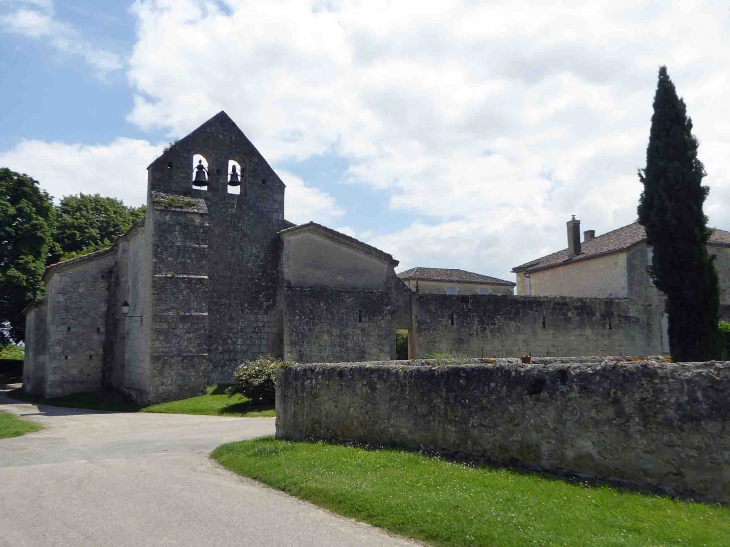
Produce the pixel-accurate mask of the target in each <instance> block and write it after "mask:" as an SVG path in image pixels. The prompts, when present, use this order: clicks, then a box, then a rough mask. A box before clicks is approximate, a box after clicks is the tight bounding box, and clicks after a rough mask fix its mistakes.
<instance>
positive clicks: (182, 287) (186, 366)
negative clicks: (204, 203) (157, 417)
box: [147, 202, 210, 403]
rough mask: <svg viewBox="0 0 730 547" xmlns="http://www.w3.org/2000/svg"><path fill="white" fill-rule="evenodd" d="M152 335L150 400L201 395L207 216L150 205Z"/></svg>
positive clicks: (204, 372)
mask: <svg viewBox="0 0 730 547" xmlns="http://www.w3.org/2000/svg"><path fill="white" fill-rule="evenodd" d="M150 208H151V211H152V219H153V229H154V235H153V237H152V256H153V266H152V274H153V275H152V279H151V285H152V300H153V311H152V318H151V320H152V334H151V343H150V346H151V347H150V357H149V370H148V372H147V377H148V382H147V389H148V401H147V402H149V403H157V402H163V401H170V400H175V399H183V398H186V397H193V396H196V395H200V394H202V393H203V392H204V391H205V386H206V385H207V379H208V366H209V363H208V352H207V342H208V300H209V292H210V291H209V285H210V284H209V276H208V261H207V260H201V257H202V258H205V250H206V249H207V244H208V232H209V223H208V218H207V215H206V214H204V213H198V212H188V211H187V210H184V208H182V210H179V209H181V208H176V207H167V206H165V205H161V204H160V203H155V202H153V203H152V204H151V207H150Z"/></svg>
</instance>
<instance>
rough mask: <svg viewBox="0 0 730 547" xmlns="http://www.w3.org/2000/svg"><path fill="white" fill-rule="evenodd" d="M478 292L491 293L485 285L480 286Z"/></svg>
mask: <svg viewBox="0 0 730 547" xmlns="http://www.w3.org/2000/svg"><path fill="white" fill-rule="evenodd" d="M479 294H492V289H487V288H486V287H481V288H480V289H479Z"/></svg>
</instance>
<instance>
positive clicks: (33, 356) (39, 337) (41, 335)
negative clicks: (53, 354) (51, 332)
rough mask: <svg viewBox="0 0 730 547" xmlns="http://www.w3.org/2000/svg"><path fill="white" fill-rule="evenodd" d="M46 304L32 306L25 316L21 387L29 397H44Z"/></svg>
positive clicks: (46, 342) (46, 350) (46, 331)
mask: <svg viewBox="0 0 730 547" xmlns="http://www.w3.org/2000/svg"><path fill="white" fill-rule="evenodd" d="M47 319H48V303H47V301H46V300H43V301H42V302H37V303H35V304H33V305H32V306H31V307H30V308H29V309H28V310H27V311H26V315H25V357H24V359H23V387H24V389H25V391H26V393H28V394H31V395H38V396H43V395H45V389H46V385H45V381H46V366H47V364H48V322H47Z"/></svg>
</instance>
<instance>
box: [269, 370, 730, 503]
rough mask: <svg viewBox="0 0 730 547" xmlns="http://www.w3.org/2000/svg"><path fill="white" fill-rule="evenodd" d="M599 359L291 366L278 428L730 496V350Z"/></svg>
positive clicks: (280, 383)
mask: <svg viewBox="0 0 730 547" xmlns="http://www.w3.org/2000/svg"><path fill="white" fill-rule="evenodd" d="M588 359H589V360H588V361H587V362H585V363H575V362H574V363H566V362H564V361H565V359H552V360H550V359H547V358H546V359H545V360H546V361H550V362H548V363H543V364H541V363H537V364H535V363H534V361H533V364H532V365H522V364H521V363H519V360H516V359H463V360H453V361H448V364H447V361H445V360H444V361H424V360H418V361H398V362H395V363H397V364H393V363H394V362H393V361H391V362H389V363H390V364H387V363H388V362H378V363H334V364H302V365H293V366H290V367H287V368H282V369H280V370H279V371H278V372H277V379H276V381H277V392H276V436H277V438H286V439H293V440H303V439H307V438H317V439H335V440H340V441H355V442H361V443H368V444H378V445H397V446H403V447H406V448H410V449H414V450H427V451H436V452H440V453H442V454H444V455H447V456H452V457H457V458H461V459H473V460H476V461H480V462H495V463H502V464H509V465H519V466H522V467H527V468H531V469H541V470H546V471H549V472H554V473H561V474H563V473H569V474H577V475H579V476H581V477H586V478H601V479H608V480H613V481H620V482H624V483H627V484H631V485H635V486H639V487H646V488H650V489H659V490H661V491H663V492H665V493H668V494H672V495H681V496H686V497H694V498H695V499H701V500H706V501H720V502H724V503H730V362H710V363H679V364H672V363H666V362H664V361H660V360H654V361H651V360H646V361H638V362H626V361H618V360H617V359H612V358H601V359H595V358H588ZM575 360H576V361H580V358H575ZM561 361H562V362H561ZM454 362H456V363H458V364H451V363H454ZM434 365H435V366H434Z"/></svg>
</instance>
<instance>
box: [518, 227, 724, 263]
mask: <svg viewBox="0 0 730 547" xmlns="http://www.w3.org/2000/svg"><path fill="white" fill-rule="evenodd" d="M645 240H646V231H645V230H644V227H643V226H642V225H641V224H639V223H638V222H634V223H633V224H629V225H628V226H624V227H623V228H618V229H616V230H613V231H611V232H608V233H605V234H603V235H601V236H598V237H595V238H593V239H591V240H590V241H584V242H582V243H581V244H580V254H579V255H577V256H574V257H573V258H569V257H568V249H563V250H562V251H558V252H557V253H552V254H549V255H547V256H543V257H542V258H538V259H537V260H531V261H530V262H525V263H524V264H521V265H519V266H515V267H514V268H512V271H513V272H527V273H530V272H536V271H538V270H547V269H548V268H555V267H557V266H562V265H564V264H572V263H573V262H577V261H580V260H588V259H591V258H597V257H599V256H604V255H608V254H612V253H618V252H622V251H627V250H628V249H630V248H631V247H634V246H635V245H638V244H639V243H642V242H644V241H645ZM708 244H709V245H717V246H723V247H730V232H726V231H725V230H718V229H716V228H715V229H712V234H711V235H710V240H709V243H708Z"/></svg>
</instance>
